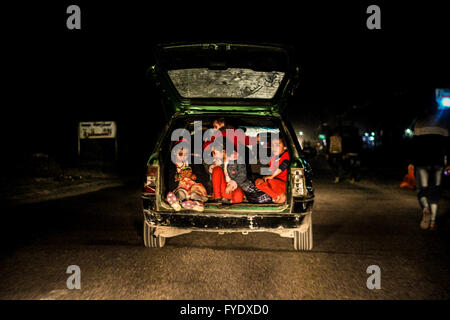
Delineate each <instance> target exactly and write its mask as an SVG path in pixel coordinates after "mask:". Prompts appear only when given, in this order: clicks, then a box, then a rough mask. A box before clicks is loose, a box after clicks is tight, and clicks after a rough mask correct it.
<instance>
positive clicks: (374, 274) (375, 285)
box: [366, 265, 381, 290]
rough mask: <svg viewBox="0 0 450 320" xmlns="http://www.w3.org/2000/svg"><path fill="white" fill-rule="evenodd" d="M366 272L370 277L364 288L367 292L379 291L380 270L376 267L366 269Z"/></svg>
mask: <svg viewBox="0 0 450 320" xmlns="http://www.w3.org/2000/svg"><path fill="white" fill-rule="evenodd" d="M366 272H367V273H368V274H370V275H371V276H370V277H368V278H367V281H366V286H367V289H369V290H374V289H381V269H380V267H379V266H377V265H371V266H368V267H367V270H366Z"/></svg>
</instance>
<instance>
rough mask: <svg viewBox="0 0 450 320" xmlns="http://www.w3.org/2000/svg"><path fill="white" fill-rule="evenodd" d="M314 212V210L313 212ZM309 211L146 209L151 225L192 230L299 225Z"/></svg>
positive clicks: (224, 230) (259, 228) (270, 228)
mask: <svg viewBox="0 0 450 320" xmlns="http://www.w3.org/2000/svg"><path fill="white" fill-rule="evenodd" d="M309 213H310V212H309ZM307 214H308V213H306V214H305V213H303V214H245V215H244V214H207V213H198V212H196V213H187V212H186V213H185V212H182V213H180V212H177V213H161V212H154V211H151V210H144V217H145V220H146V222H147V223H148V224H149V225H150V226H154V227H171V228H180V229H191V230H192V231H215V232H256V231H273V230H275V229H298V228H300V227H301V226H302V223H303V220H304V218H305V216H306V215H307Z"/></svg>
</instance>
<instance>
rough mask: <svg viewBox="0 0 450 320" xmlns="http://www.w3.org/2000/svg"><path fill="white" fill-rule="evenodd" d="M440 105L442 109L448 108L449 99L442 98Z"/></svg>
mask: <svg viewBox="0 0 450 320" xmlns="http://www.w3.org/2000/svg"><path fill="white" fill-rule="evenodd" d="M441 104H442V105H443V106H444V107H447V108H448V107H450V98H443V99H442V100H441Z"/></svg>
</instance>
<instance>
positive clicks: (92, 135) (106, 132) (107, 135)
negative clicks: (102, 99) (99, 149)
mask: <svg viewBox="0 0 450 320" xmlns="http://www.w3.org/2000/svg"><path fill="white" fill-rule="evenodd" d="M92 139H114V154H115V156H114V157H115V159H116V160H117V125H116V122H115V121H84V122H80V123H79V125H78V156H80V154H81V140H92Z"/></svg>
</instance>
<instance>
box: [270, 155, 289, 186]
mask: <svg viewBox="0 0 450 320" xmlns="http://www.w3.org/2000/svg"><path fill="white" fill-rule="evenodd" d="M289 160H290V159H289V152H287V151H285V152H283V154H282V155H281V156H280V157H278V156H276V155H273V156H272V158H271V159H270V162H269V166H270V171H272V173H274V172H275V171H276V170H277V169H278V168H280V169H281V170H283V171H281V173H280V174H278V175H277V176H276V177H275V178H277V179H280V180H282V181H284V182H287V169H288V166H289V163H290V161H289Z"/></svg>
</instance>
